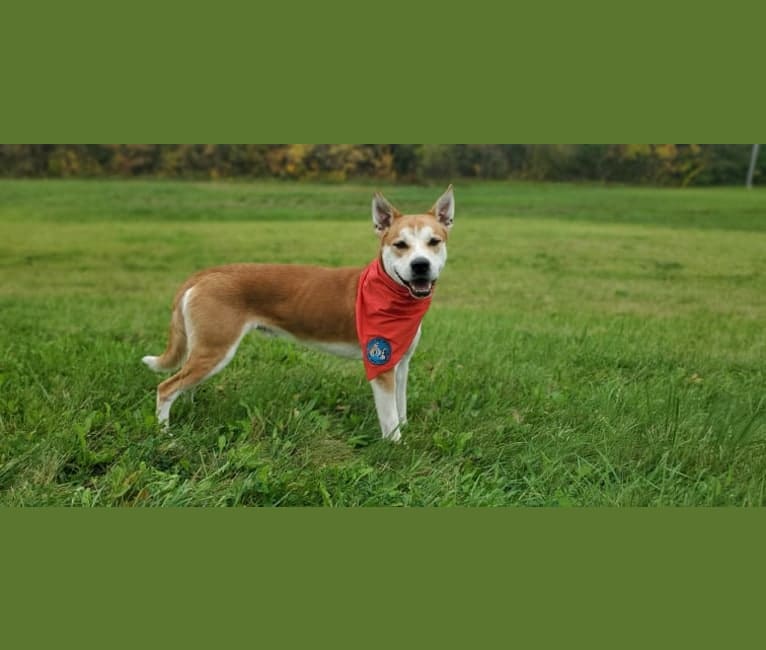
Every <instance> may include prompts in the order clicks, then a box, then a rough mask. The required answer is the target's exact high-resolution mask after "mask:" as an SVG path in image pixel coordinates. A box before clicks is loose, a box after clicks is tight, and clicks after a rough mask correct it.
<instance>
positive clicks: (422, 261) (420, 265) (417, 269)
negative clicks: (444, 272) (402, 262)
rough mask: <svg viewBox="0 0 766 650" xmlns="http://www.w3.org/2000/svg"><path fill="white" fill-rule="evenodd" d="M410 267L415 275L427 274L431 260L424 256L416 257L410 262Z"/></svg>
mask: <svg viewBox="0 0 766 650" xmlns="http://www.w3.org/2000/svg"><path fill="white" fill-rule="evenodd" d="M410 268H411V269H412V272H413V273H414V274H415V275H427V274H428V272H429V271H430V270H431V262H429V261H428V260H427V259H426V258H425V257H417V258H415V259H414V260H412V262H410Z"/></svg>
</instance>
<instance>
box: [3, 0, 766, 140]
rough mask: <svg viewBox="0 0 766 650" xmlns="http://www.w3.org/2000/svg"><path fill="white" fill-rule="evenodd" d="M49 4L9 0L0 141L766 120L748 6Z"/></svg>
mask: <svg viewBox="0 0 766 650" xmlns="http://www.w3.org/2000/svg"><path fill="white" fill-rule="evenodd" d="M47 4H48V6H47V7H46V8H45V9H43V8H42V7H41V6H40V3H27V2H24V3H22V2H19V1H18V0H9V2H6V3H5V4H4V8H3V34H2V36H3V37H2V39H0V61H2V62H3V91H2V94H3V101H2V105H1V106H0V110H1V111H2V119H0V141H3V142H8V143H11V142H14V143H20V142H51V143H53V142H83V143H84V142H91V143H92V142H155V143H161V142H162V143H168V142H223V143H226V142H264V143H274V142H370V141H375V142H447V143H454V142H485V143H486V142H526V143H546V142H547V143H550V142H570V143H571V142H593V143H595V142H602V143H604V142H659V141H664V140H665V139H667V140H671V139H672V140H674V141H675V142H751V141H752V140H753V139H755V133H764V130H766V120H764V119H763V114H764V111H763V106H764V103H763V101H762V100H763V96H764V92H765V91H764V87H763V84H762V83H758V80H759V79H760V78H761V77H762V70H761V68H762V59H763V56H762V55H763V47H762V40H763V39H762V36H763V34H762V25H763V21H762V20H759V14H761V17H762V13H763V9H762V8H761V7H760V6H759V5H758V4H756V3H753V2H741V1H736V0H735V1H733V2H729V3H727V4H726V6H725V9H724V8H723V6H721V7H719V6H712V5H711V6H705V5H703V4H700V3H693V2H675V3H667V2H644V3H640V4H628V5H626V4H624V3H622V4H615V3H614V2H605V1H598V2H593V1H590V2H588V1H585V2H577V3H572V2H567V3H565V2H542V3H526V4H520V3H499V2H487V1H482V0H479V1H478V2H471V3H470V4H469V5H465V6H456V7H454V8H447V7H446V6H445V7H436V6H431V5H428V4H424V3H420V4H418V3H413V2H402V1H401V0H394V1H392V2H387V3H386V4H385V5H381V6H376V7H375V8H369V9H365V8H364V7H363V6H362V5H360V4H359V3H358V2H350V1H348V0H345V1H343V2H338V1H337V0H336V1H330V2H323V3H313V4H311V3H308V4H301V5H300V6H298V4H297V3H272V2H261V3H249V4H245V3H235V2H222V3H218V4H215V5H213V4H208V5H201V6H198V7H194V6H193V5H191V4H190V3H181V2H165V3H156V2H147V1H146V0H136V1H135V2H131V3H123V4H121V5H118V6H110V7H109V8H108V9H107V7H106V5H104V4H103V3H100V2H93V1H89V2H83V1H82V0H73V1H72V2H67V3H47ZM760 139H763V138H760Z"/></svg>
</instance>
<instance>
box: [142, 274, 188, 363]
mask: <svg viewBox="0 0 766 650" xmlns="http://www.w3.org/2000/svg"><path fill="white" fill-rule="evenodd" d="M183 289H184V290H182V291H179V292H178V295H177V296H176V299H175V301H174V304H173V315H172V316H171V318H170V331H169V333H168V345H167V348H166V349H165V351H164V352H163V353H162V354H161V355H160V356H158V357H153V356H145V357H143V358H142V359H141V361H143V362H144V363H145V364H146V365H147V366H149V368H151V369H152V370H154V371H155V372H167V371H169V370H175V369H176V368H178V367H179V366H180V365H181V362H182V361H183V360H184V357H185V356H186V350H187V347H188V340H187V333H186V322H185V318H184V303H185V300H184V299H183V297H184V295H185V293H186V287H184V288H183Z"/></svg>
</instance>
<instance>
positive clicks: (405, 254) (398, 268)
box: [372, 185, 455, 298]
mask: <svg viewBox="0 0 766 650" xmlns="http://www.w3.org/2000/svg"><path fill="white" fill-rule="evenodd" d="M454 219H455V196H454V194H453V192H452V185H450V186H449V187H448V188H447V191H446V192H445V193H444V194H442V195H441V196H440V197H439V199H438V200H437V201H436V203H434V205H433V207H432V208H431V209H430V210H429V211H428V212H426V213H425V214H410V215H408V214H402V213H401V212H399V210H397V209H396V208H395V207H394V206H393V205H391V204H390V203H389V202H388V201H387V200H386V198H385V197H384V196H383V195H382V194H380V193H376V194H375V196H374V197H373V199H372V222H373V223H374V224H375V231H376V232H377V233H378V236H379V237H380V259H381V261H382V263H383V268H384V269H385V271H386V273H388V275H389V276H391V278H392V279H393V280H394V281H395V282H397V283H398V284H401V285H402V286H405V287H407V289H409V291H410V294H411V295H412V296H414V297H415V298H427V297H428V296H430V295H431V292H432V291H433V287H434V283H435V282H436V280H438V279H439V274H440V273H441V271H442V269H443V268H444V264H445V263H446V261H447V236H448V235H449V231H450V229H451V228H452V223H453V221H454Z"/></svg>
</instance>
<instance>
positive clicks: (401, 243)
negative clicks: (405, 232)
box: [394, 241, 409, 251]
mask: <svg viewBox="0 0 766 650" xmlns="http://www.w3.org/2000/svg"><path fill="white" fill-rule="evenodd" d="M394 248H398V249H399V250H400V251H404V250H407V249H408V248H409V246H408V245H407V242H406V241H395V242H394Z"/></svg>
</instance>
